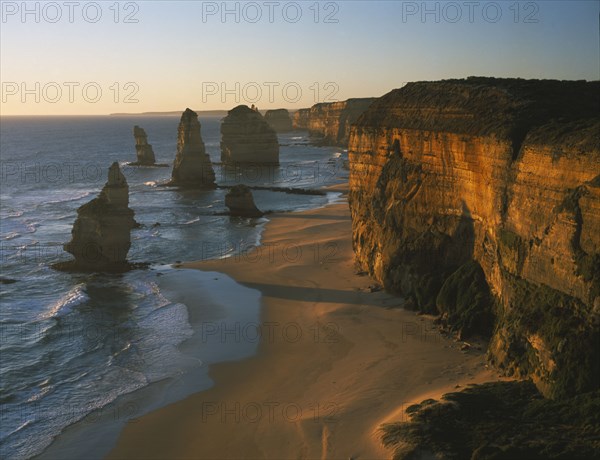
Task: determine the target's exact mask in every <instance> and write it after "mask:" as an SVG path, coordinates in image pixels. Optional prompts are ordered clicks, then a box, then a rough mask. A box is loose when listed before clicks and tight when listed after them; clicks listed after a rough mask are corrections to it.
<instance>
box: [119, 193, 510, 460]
mask: <svg viewBox="0 0 600 460" xmlns="http://www.w3.org/2000/svg"><path fill="white" fill-rule="evenodd" d="M269 219H270V222H269V223H268V224H267V227H266V229H265V232H264V234H263V240H262V246H261V247H259V248H256V249H255V250H253V251H251V252H247V253H243V254H234V255H233V256H232V257H230V258H228V259H222V260H210V261H202V262H197V263H190V264H186V265H185V268H195V269H199V270H205V271H213V272H221V273H225V274H227V275H229V276H231V277H232V278H233V279H235V280H236V281H237V282H239V283H241V284H243V285H244V286H246V287H249V288H252V289H256V290H258V291H260V293H261V294H262V311H261V321H260V324H256V323H244V324H239V325H236V327H234V328H231V326H228V327H227V328H225V327H223V326H222V325H221V324H220V323H219V322H218V321H213V322H208V321H207V322H206V323H205V324H203V326H202V327H203V330H204V331H205V332H206V334H209V335H211V336H217V337H219V340H220V342H221V343H227V342H228V341H236V340H238V341H239V340H244V339H246V340H247V339H248V338H250V337H256V339H257V340H258V342H259V343H258V351H257V353H256V355H254V356H252V357H250V358H246V359H243V360H240V361H235V362H228V363H220V364H216V365H214V366H213V365H211V367H210V370H209V374H210V376H211V378H212V379H213V380H214V382H215V385H214V386H213V387H212V388H211V389H209V390H206V391H203V392H200V393H197V394H194V395H192V396H191V397H188V398H187V399H184V400H182V401H179V402H177V403H175V404H172V405H169V406H166V407H164V408H162V409H159V410H157V411H155V412H152V413H150V414H147V415H144V416H142V417H140V418H139V419H136V420H134V421H131V422H129V423H128V424H127V426H126V428H125V429H124V431H123V432H122V434H121V436H120V438H119V441H118V443H117V445H116V447H115V448H114V449H113V451H112V452H111V453H110V455H109V456H108V458H110V459H133V458H139V459H141V458H144V459H150V458H152V459H167V458H169V459H173V458H187V459H192V458H193V459H232V458H236V459H237V458H247V459H258V458H271V459H292V458H293V459H298V458H303V459H314V458H320V459H334V458H340V459H348V458H352V459H375V458H377V459H380V458H389V457H390V453H389V452H387V451H386V450H385V449H384V448H383V447H382V446H381V445H380V442H379V433H378V427H379V426H380V424H381V423H385V422H388V421H396V420H403V419H405V417H406V415H405V414H404V410H405V409H406V407H407V406H408V405H410V404H412V403H414V402H419V401H421V400H422V399H424V398H426V397H435V396H439V395H441V394H442V393H445V392H448V391H451V390H454V389H455V388H457V386H458V385H460V386H461V387H462V386H465V385H467V384H468V383H479V382H484V381H491V380H497V379H498V377H497V374H496V373H495V372H494V371H492V370H489V369H487V367H486V365H485V358H484V355H483V352H482V351H477V350H476V349H475V347H474V348H472V349H470V350H468V351H461V350H460V347H461V343H460V342H455V341H454V340H452V339H451V338H448V337H445V336H443V335H442V334H440V333H439V332H438V330H437V329H436V327H435V326H434V325H433V324H432V318H429V317H424V316H417V315H416V314H415V313H414V312H410V311H405V310H404V309H402V308H401V307H402V299H401V298H398V297H395V296H392V295H389V294H387V293H385V292H383V291H377V290H376V289H371V286H373V284H374V283H373V281H372V280H370V279H369V277H368V276H364V275H361V274H359V273H357V272H356V269H355V266H354V262H353V253H352V243H351V220H350V213H349V209H348V204H347V203H346V202H344V203H339V204H334V205H330V206H327V207H325V208H321V209H317V210H311V211H305V212H297V213H288V214H278V215H271V216H269ZM371 291H375V292H371ZM483 349H485V347H483Z"/></svg>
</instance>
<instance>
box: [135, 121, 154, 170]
mask: <svg viewBox="0 0 600 460" xmlns="http://www.w3.org/2000/svg"><path fill="white" fill-rule="evenodd" d="M133 137H134V138H135V153H136V156H137V161H136V162H135V163H130V164H131V165H134V166H136V165H139V166H154V164H155V163H156V158H155V157H154V151H153V150H152V145H150V144H148V136H146V131H144V128H140V127H139V126H134V127H133Z"/></svg>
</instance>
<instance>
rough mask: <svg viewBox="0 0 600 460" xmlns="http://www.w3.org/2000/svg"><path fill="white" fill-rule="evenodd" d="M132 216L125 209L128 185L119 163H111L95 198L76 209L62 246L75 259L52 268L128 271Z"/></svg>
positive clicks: (127, 199) (127, 198)
mask: <svg viewBox="0 0 600 460" xmlns="http://www.w3.org/2000/svg"><path fill="white" fill-rule="evenodd" d="M133 215H134V212H133V210H132V209H130V208H129V186H128V185H127V181H126V180H125V176H123V173H121V170H120V169H119V164H118V163H117V162H114V163H113V164H112V165H111V166H110V168H109V169H108V181H107V182H106V184H105V185H104V188H103V189H102V191H101V192H100V194H99V195H98V197H97V198H94V199H93V200H92V201H90V202H89V203H86V204H84V205H83V206H81V207H80V208H79V209H78V210H77V220H75V224H74V225H73V230H72V231H71V234H72V237H71V241H69V242H68V243H67V244H65V245H64V249H65V251H67V252H70V253H71V254H73V256H75V260H74V261H69V262H64V263H61V264H57V267H56V268H62V269H66V270H74V271H77V270H80V271H98V272H122V271H126V270H128V269H129V264H128V263H127V252H128V251H129V248H130V246H131V237H130V231H131V229H132V228H134V226H135V220H134V218H133Z"/></svg>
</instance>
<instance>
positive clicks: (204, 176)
mask: <svg viewBox="0 0 600 460" xmlns="http://www.w3.org/2000/svg"><path fill="white" fill-rule="evenodd" d="M169 185H177V186H180V187H188V188H214V187H215V171H214V170H213V167H212V164H211V162H210V157H209V156H208V154H207V153H206V149H205V148H204V141H203V140H202V135H201V134H200V122H199V121H198V115H197V114H196V112H194V111H193V110H190V109H185V112H183V115H181V121H180V122H179V127H178V128H177V155H176V156H175V162H174V164H173V172H172V173H171V181H170V183H169Z"/></svg>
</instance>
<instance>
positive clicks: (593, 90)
mask: <svg viewBox="0 0 600 460" xmlns="http://www.w3.org/2000/svg"><path fill="white" fill-rule="evenodd" d="M598 113H600V82H584V81H555V80H522V79H494V78H479V77H472V78H468V79H466V80H446V81H440V82H418V83H410V84H408V85H406V86H405V87H403V88H401V89H397V90H394V91H391V92H390V93H388V94H386V95H385V96H383V97H381V98H380V99H378V100H376V101H375V102H374V103H373V104H371V105H370V107H369V109H368V110H367V111H366V112H364V113H363V114H362V115H361V116H360V118H359V119H358V120H357V121H356V123H355V125H354V126H353V127H352V129H351V132H350V136H349V157H350V195H349V201H350V208H351V212H352V224H353V244H354V249H355V253H356V261H357V264H358V265H359V266H360V267H361V268H362V269H363V270H367V271H368V272H369V273H370V274H371V275H372V276H373V277H374V278H376V279H377V280H378V281H379V282H381V283H382V284H383V285H384V286H385V287H386V288H387V289H388V290H390V291H394V292H398V293H401V294H402V295H404V296H405V297H406V298H407V299H409V303H411V304H413V305H414V306H415V308H417V309H419V310H421V311H427V312H431V313H438V314H440V315H442V319H443V320H444V321H447V322H448V323H449V324H450V326H451V327H453V328H454V329H455V330H456V331H457V332H458V333H459V334H462V335H463V336H468V335H469V334H474V333H482V334H484V335H485V334H490V335H491V342H490V346H489V351H488V353H489V358H490V360H491V361H492V362H493V363H494V364H495V365H496V366H497V367H498V368H500V369H503V370H504V371H505V372H506V373H507V374H508V375H515V376H518V377H531V378H532V380H533V381H534V383H535V384H536V386H537V387H538V389H539V390H540V391H541V392H542V393H543V394H544V395H545V396H549V397H553V398H557V397H563V396H568V395H572V394H577V393H580V392H584V391H589V390H593V389H596V388H598V385H599V384H600V354H599V353H600V352H599V350H600V346H599V340H600V339H599V337H600V334H599V324H600V250H599V249H600V232H598V231H597V229H598V228H600V137H599V136H598V133H600V117H599V116H598Z"/></svg>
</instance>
